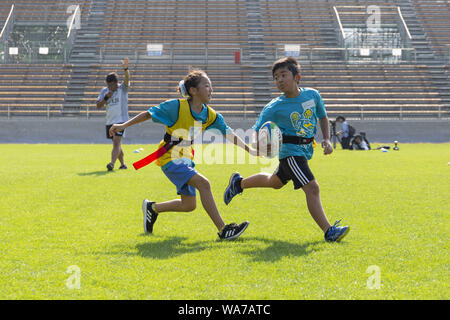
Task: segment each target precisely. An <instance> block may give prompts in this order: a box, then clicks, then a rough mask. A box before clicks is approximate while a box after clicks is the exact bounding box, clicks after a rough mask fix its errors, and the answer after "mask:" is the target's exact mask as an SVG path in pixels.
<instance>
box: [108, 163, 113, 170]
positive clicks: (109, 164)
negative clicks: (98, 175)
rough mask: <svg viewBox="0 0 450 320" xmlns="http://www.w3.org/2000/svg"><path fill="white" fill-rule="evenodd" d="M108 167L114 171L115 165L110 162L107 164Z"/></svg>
mask: <svg viewBox="0 0 450 320" xmlns="http://www.w3.org/2000/svg"><path fill="white" fill-rule="evenodd" d="M106 168H107V169H108V171H113V169H114V165H112V164H111V163H108V164H107V165H106Z"/></svg>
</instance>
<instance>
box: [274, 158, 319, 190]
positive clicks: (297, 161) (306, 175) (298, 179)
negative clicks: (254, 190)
mask: <svg viewBox="0 0 450 320" xmlns="http://www.w3.org/2000/svg"><path fill="white" fill-rule="evenodd" d="M274 174H276V175H277V177H278V178H280V180H281V182H282V183H283V184H286V183H288V182H289V180H292V182H293V183H294V189H300V188H301V187H303V186H304V185H307V184H308V183H309V182H310V181H312V180H314V179H315V178H314V175H313V174H312V172H311V169H309V166H308V161H307V160H306V158H305V157H298V156H290V157H287V158H283V159H280V164H279V165H278V168H277V169H276V170H275V172H274Z"/></svg>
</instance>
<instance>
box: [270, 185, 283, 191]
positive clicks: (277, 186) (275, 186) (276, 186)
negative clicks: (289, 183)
mask: <svg viewBox="0 0 450 320" xmlns="http://www.w3.org/2000/svg"><path fill="white" fill-rule="evenodd" d="M272 188H273V189H276V190H278V189H281V188H283V185H279V184H276V185H273V186H272Z"/></svg>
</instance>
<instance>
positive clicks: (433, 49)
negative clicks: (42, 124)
mask: <svg viewBox="0 0 450 320" xmlns="http://www.w3.org/2000/svg"><path fill="white" fill-rule="evenodd" d="M103 2H105V3H107V5H104V6H103V4H101V3H103ZM103 2H102V1H98V3H97V4H95V5H94V2H93V1H92V0H82V1H78V2H77V4H80V6H81V12H82V17H81V19H82V26H81V30H79V36H78V37H77V39H76V45H75V47H74V51H73V54H72V57H71V59H70V60H69V62H68V63H66V64H46V65H42V64H38V65H24V64H9V65H5V64H3V65H1V64H0V71H1V74H0V92H1V96H0V114H7V113H8V110H9V114H10V115H14V114H32V115H35V114H43V115H47V116H48V115H49V114H51V115H55V116H56V115H68V114H70V115H78V116H79V115H82V116H104V112H105V111H104V110H97V109H96V107H95V100H96V98H97V95H98V93H99V91H100V89H101V88H102V87H103V86H105V83H104V81H105V76H106V74H107V73H108V72H111V71H117V72H118V73H119V76H120V77H121V78H122V77H123V75H122V74H121V71H120V60H121V59H123V58H124V57H126V56H128V57H129V58H130V60H131V67H130V72H131V77H132V89H131V90H130V93H129V109H130V114H131V115H134V114H137V113H138V112H141V111H143V110H146V109H147V108H148V107H150V106H152V105H156V104H158V103H159V102H161V101H163V100H165V99H170V98H176V97H179V95H178V94H177V92H176V85H177V83H178V81H179V80H180V79H182V77H183V76H184V75H185V74H186V73H187V71H188V68H189V66H193V67H199V68H202V69H204V70H205V71H206V72H207V73H208V74H209V76H210V78H211V80H212V83H213V87H214V94H213V101H212V106H213V107H215V108H216V109H217V110H218V111H220V112H222V113H224V114H226V115H229V116H238V117H242V116H249V117H253V116H255V115H256V114H258V113H259V112H260V110H261V108H262V107H263V106H264V104H265V103H267V102H268V101H269V100H270V98H273V97H274V96H276V95H278V94H279V93H278V92H277V90H276V88H275V87H274V85H273V83H272V81H271V74H270V66H271V64H272V63H273V61H274V60H275V59H276V58H280V57H282V56H284V52H283V50H282V49H283V48H282V46H283V45H284V44H300V46H301V56H300V57H299V61H300V63H301V65H302V82H301V86H304V87H314V88H317V89H318V90H319V91H320V92H321V94H322V97H323V98H324V101H325V104H326V106H327V109H328V113H329V115H330V117H334V116H336V115H338V114H342V115H345V116H347V117H350V118H357V119H360V118H361V119H369V118H396V119H398V118H403V119H406V118H422V119H435V118H443V117H444V118H448V116H449V113H448V108H449V103H450V100H449V99H450V95H449V92H450V87H449V85H448V83H449V81H448V80H449V73H448V61H449V59H450V53H449V48H448V46H447V45H448V44H449V42H450V39H449V34H450V25H449V24H450V23H449V22H448V21H450V19H449V14H450V13H449V4H448V3H446V2H445V1H444V2H443V1H437V0H436V1H425V0H412V1H409V0H358V1H356V0H336V1H331V0H320V1H319V0H318V1H307V0H296V1H292V0H270V1H269V0H260V1H244V0H217V1H206V0H203V1H200V0H195V1H180V0H178V1H175V0H169V1H144V0H131V1H119V0H109V1H103ZM11 3H12V2H2V3H1V4H0V25H1V24H3V23H4V20H5V19H6V15H7V14H8V12H9V9H10V7H11ZM14 3H15V4H16V6H17V8H16V10H17V19H18V20H21V19H22V20H26V19H29V20H32V21H35V22H38V21H41V22H42V21H44V22H45V23H51V22H55V21H61V20H64V19H67V18H68V17H69V16H70V13H68V12H67V8H68V6H70V5H72V4H73V3H72V2H71V1H69V0H60V1H56V2H55V1H47V0H43V1H31V0H30V1H25V0H19V1H14ZM411 4H412V5H411ZM368 5H377V6H380V8H382V14H383V12H384V11H383V10H385V9H384V8H395V6H397V5H399V6H400V7H402V9H404V10H405V20H406V21H408V22H409V23H411V25H412V26H413V27H412V31H411V32H412V34H413V36H414V41H413V42H412V47H413V49H415V50H416V51H417V56H416V59H410V60H409V61H397V62H395V61H394V62H395V63H392V61H391V62H383V61H377V62H372V63H371V62H369V61H359V62H354V61H344V60H343V51H342V49H340V48H339V45H338V43H339V42H338V36H337V33H336V30H335V25H334V23H333V21H334V12H333V6H336V7H338V8H339V10H340V12H341V13H342V17H341V18H342V20H343V22H344V23H346V24H352V23H353V24H355V23H360V21H363V20H364V19H365V18H366V16H365V14H366V13H365V11H364V9H365V8H366V7H367V6H368ZM386 10H387V9H386ZM416 15H417V19H416ZM61 17H63V18H62V19H61ZM383 19H384V21H383V22H384V23H385V24H388V25H392V26H394V29H395V19H394V18H393V16H389V15H383ZM421 27H423V28H421ZM147 44H162V45H163V48H164V49H163V52H162V54H161V56H150V55H149V53H148V52H147ZM87 46H89V50H90V51H89V54H86V52H83V50H84V48H86V47H87ZM399 47H401V44H400V45H399ZM236 52H239V60H240V61H238V63H237V64H236V63H235V62H236V61H235V53H236ZM83 54H84V56H85V57H84V58H83ZM80 57H81V58H80ZM10 80H11V81H10ZM35 80H39V81H35ZM69 96H70V98H69ZM69 106H70V110H71V112H61V111H64V109H65V108H66V107H67V108H66V109H67V110H69V108H68V107H69ZM13 110H14V112H15V113H12V111H13ZM27 110H28V112H27Z"/></svg>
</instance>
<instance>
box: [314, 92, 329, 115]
mask: <svg viewBox="0 0 450 320" xmlns="http://www.w3.org/2000/svg"><path fill="white" fill-rule="evenodd" d="M316 116H317V118H319V119H323V118H325V117H326V116H327V111H326V110H325V104H324V102H323V99H322V97H321V96H320V93H319V91H317V95H316Z"/></svg>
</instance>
